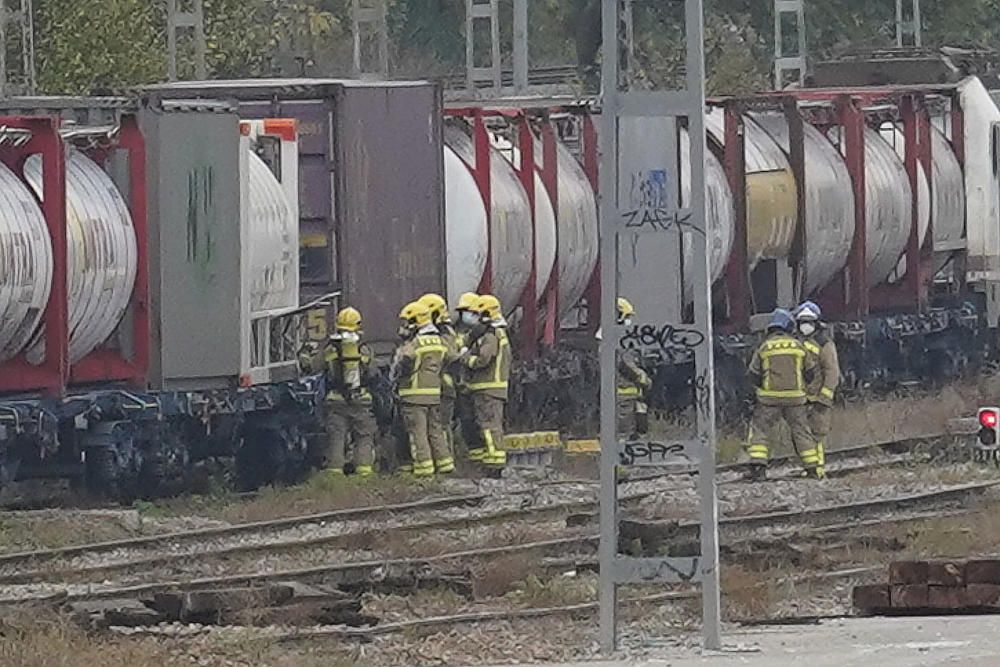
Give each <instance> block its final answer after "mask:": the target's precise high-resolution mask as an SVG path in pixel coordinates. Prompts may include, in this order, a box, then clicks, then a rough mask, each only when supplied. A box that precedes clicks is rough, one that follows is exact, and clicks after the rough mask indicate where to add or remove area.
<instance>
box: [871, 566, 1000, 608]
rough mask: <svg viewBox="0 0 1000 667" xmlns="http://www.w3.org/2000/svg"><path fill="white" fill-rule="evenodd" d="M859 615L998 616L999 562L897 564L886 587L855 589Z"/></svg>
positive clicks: (999, 590)
mask: <svg viewBox="0 0 1000 667" xmlns="http://www.w3.org/2000/svg"><path fill="white" fill-rule="evenodd" d="M853 603H854V608H855V609H856V610H857V611H858V613H859V614H863V615H871V614H913V613H939V612H947V613H996V612H1000V560H970V561H897V562H895V563H891V564H890V565H889V583H888V584H875V585H869V586H855V587H854V591H853Z"/></svg>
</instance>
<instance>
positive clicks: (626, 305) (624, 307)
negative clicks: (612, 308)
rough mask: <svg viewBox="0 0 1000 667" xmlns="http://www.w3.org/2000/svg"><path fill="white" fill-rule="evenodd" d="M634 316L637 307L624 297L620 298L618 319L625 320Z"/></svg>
mask: <svg viewBox="0 0 1000 667" xmlns="http://www.w3.org/2000/svg"><path fill="white" fill-rule="evenodd" d="M633 315H635V306H633V305H632V302H631V301H629V300H628V299H626V298H624V297H621V296H620V297H618V319H620V320H623V319H625V318H626V317H632V316H633Z"/></svg>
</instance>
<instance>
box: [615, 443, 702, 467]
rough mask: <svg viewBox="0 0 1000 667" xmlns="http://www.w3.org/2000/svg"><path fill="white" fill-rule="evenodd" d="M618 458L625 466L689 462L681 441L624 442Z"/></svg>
mask: <svg viewBox="0 0 1000 667" xmlns="http://www.w3.org/2000/svg"><path fill="white" fill-rule="evenodd" d="M618 460H619V461H620V462H621V464H622V465H626V466H637V465H638V466H657V465H661V466H662V465H676V464H678V463H691V457H690V456H688V454H687V448H686V447H685V446H684V445H683V444H682V443H679V442H678V443H669V444H668V443H662V442H624V443H622V445H621V448H620V450H619V452H618Z"/></svg>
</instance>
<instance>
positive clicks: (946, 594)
mask: <svg viewBox="0 0 1000 667" xmlns="http://www.w3.org/2000/svg"><path fill="white" fill-rule="evenodd" d="M927 606H928V607H930V608H931V609H964V608H965V606H966V600H965V586H928V588H927Z"/></svg>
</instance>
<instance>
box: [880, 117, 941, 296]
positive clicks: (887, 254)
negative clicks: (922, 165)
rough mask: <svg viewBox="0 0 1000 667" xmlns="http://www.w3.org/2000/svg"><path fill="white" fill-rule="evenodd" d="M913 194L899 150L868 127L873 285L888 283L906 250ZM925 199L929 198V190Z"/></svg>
mask: <svg viewBox="0 0 1000 667" xmlns="http://www.w3.org/2000/svg"><path fill="white" fill-rule="evenodd" d="M924 187H925V188H926V183H925V184H924ZM911 192H912V190H911V189H910V177H909V176H908V175H907V173H906V168H905V167H904V166H903V161H902V160H900V159H899V156H898V155H897V154H896V151H895V149H893V147H892V146H890V145H889V144H888V143H887V142H886V141H885V140H884V139H883V138H882V136H881V135H880V134H879V132H877V131H875V130H873V129H871V128H868V127H866V128H865V217H866V219H867V223H868V229H867V230H866V231H867V233H866V235H865V237H866V240H867V250H868V284H869V285H872V286H874V285H878V284H880V283H883V282H885V280H886V279H887V278H888V277H889V273H890V272H891V271H892V270H893V269H894V268H896V265H897V264H898V262H899V258H900V256H901V255H902V254H903V250H904V249H905V248H906V241H907V239H908V238H909V236H910V227H911V226H912V224H913V223H912V217H911V216H912V210H913V201H912V195H911ZM918 196H919V191H918ZM924 197H925V199H926V197H927V193H926V190H925V191H924ZM918 201H919V199H918ZM924 230H925V231H926V226H925V227H924Z"/></svg>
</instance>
